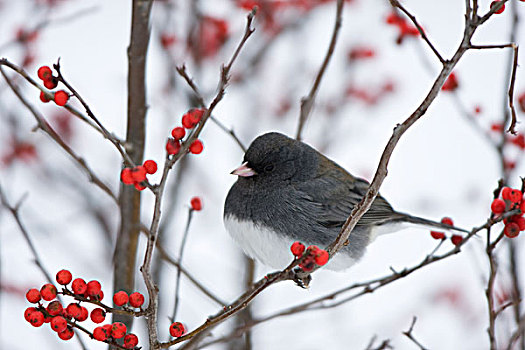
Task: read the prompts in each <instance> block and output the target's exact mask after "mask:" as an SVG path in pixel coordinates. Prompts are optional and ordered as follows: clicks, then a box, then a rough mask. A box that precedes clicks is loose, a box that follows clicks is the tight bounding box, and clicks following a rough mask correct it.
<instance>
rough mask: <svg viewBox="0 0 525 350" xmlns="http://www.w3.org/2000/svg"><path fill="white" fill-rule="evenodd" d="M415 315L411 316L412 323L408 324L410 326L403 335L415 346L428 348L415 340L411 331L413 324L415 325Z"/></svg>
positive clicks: (422, 349) (423, 349)
mask: <svg viewBox="0 0 525 350" xmlns="http://www.w3.org/2000/svg"><path fill="white" fill-rule="evenodd" d="M416 321H417V317H416V316H414V317H413V318H412V323H411V324H410V328H409V329H408V331H405V332H403V334H404V335H406V336H407V338H408V339H410V340H411V341H412V342H413V343H414V344H416V346H417V347H418V348H419V349H421V350H428V349H427V348H426V347H424V346H423V345H422V344H421V343H420V342H419V341H417V340H416V338H415V337H414V335H413V334H412V332H413V331H414V326H415V325H416Z"/></svg>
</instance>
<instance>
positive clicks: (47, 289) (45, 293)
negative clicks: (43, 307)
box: [40, 283, 57, 301]
mask: <svg viewBox="0 0 525 350" xmlns="http://www.w3.org/2000/svg"><path fill="white" fill-rule="evenodd" d="M40 295H42V299H44V300H45V301H50V300H53V299H55V298H56V296H57V288H56V287H55V286H54V285H52V284H51V283H46V284H44V285H43V286H42V288H40Z"/></svg>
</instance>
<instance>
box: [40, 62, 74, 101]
mask: <svg viewBox="0 0 525 350" xmlns="http://www.w3.org/2000/svg"><path fill="white" fill-rule="evenodd" d="M37 74H38V77H39V78H40V79H41V80H42V81H43V82H44V86H45V87H46V88H48V89H49V90H53V89H54V88H56V87H57V85H58V78H57V77H55V76H54V75H53V72H52V71H51V68H49V67H48V66H42V67H40V68H38V71H37ZM48 96H49V94H47V93H44V92H43V91H40V101H42V102H44V103H47V102H49V101H51V98H49V97H48ZM52 99H53V100H54V101H55V103H56V104H57V105H58V106H65V105H66V103H67V101H68V100H69V94H68V93H67V92H65V91H64V90H59V91H57V92H55V93H54V96H53V98H52Z"/></svg>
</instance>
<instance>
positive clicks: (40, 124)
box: [0, 62, 118, 202]
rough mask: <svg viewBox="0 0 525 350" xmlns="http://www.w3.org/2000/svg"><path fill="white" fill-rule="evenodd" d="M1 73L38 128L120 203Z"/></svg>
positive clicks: (5, 75)
mask: <svg viewBox="0 0 525 350" xmlns="http://www.w3.org/2000/svg"><path fill="white" fill-rule="evenodd" d="M0 64H1V62H0ZM0 73H1V74H2V76H3V77H4V79H5V80H6V82H7V84H8V85H9V87H10V88H11V90H12V91H13V92H14V93H15V95H16V96H17V97H18V99H19V100H20V102H22V104H23V105H24V106H26V108H27V109H28V110H29V112H31V114H32V115H33V117H34V118H35V120H36V122H37V124H38V127H39V128H40V129H41V130H42V131H43V132H45V133H46V134H47V135H49V136H50V137H51V139H52V140H53V141H55V142H56V143H57V144H58V145H59V146H60V148H62V149H63V150H64V151H65V152H66V153H67V154H68V155H69V156H70V157H71V158H73V160H74V161H75V162H76V163H77V164H78V165H79V166H80V167H81V168H82V169H83V170H84V172H85V173H86V174H87V175H88V177H89V181H90V182H92V183H94V184H95V185H97V186H98V187H99V188H100V189H101V190H102V191H104V192H105V193H106V194H107V195H108V196H109V197H110V198H111V199H113V201H115V202H118V200H117V197H116V196H115V194H114V193H113V191H112V190H111V189H110V188H109V187H108V186H107V185H106V184H105V183H104V182H103V181H102V180H101V179H100V178H99V177H98V176H97V175H96V174H95V173H94V171H93V170H91V168H90V167H89V166H88V165H87V163H86V161H85V160H84V159H83V158H82V157H80V156H78V155H77V154H76V153H75V152H74V151H73V149H72V148H71V147H69V146H68V145H67V144H66V143H65V142H64V140H62V138H61V137H60V135H58V133H57V132H56V131H55V130H54V129H53V128H52V127H51V125H49V124H48V123H47V121H46V120H45V119H44V117H43V116H42V115H41V114H40V112H38V111H37V110H36V108H34V107H33V105H31V104H30V103H29V102H28V101H27V100H26V98H25V97H24V96H23V95H22V93H21V92H20V90H19V88H18V87H17V86H16V85H15V84H14V83H13V82H12V81H11V79H10V78H9V77H8V76H7V74H6V73H5V71H4V69H3V68H2V67H1V66H0Z"/></svg>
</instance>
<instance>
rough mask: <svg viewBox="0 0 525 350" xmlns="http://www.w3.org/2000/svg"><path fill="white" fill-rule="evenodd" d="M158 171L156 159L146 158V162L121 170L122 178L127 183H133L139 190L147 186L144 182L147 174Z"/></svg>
mask: <svg viewBox="0 0 525 350" xmlns="http://www.w3.org/2000/svg"><path fill="white" fill-rule="evenodd" d="M156 172H157V163H155V161H154V160H146V161H145V162H144V164H142V165H139V166H136V167H134V168H124V169H122V171H121V172H120V179H121V180H122V182H123V183H124V184H126V185H133V186H135V188H136V189H137V190H138V191H142V190H143V189H145V188H146V186H144V185H143V182H144V181H146V175H147V174H150V175H151V174H155V173H156Z"/></svg>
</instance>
